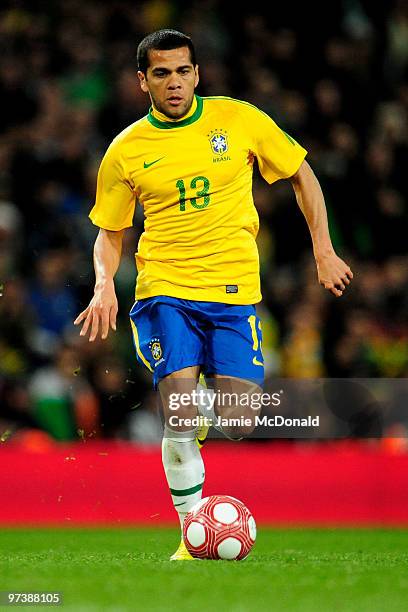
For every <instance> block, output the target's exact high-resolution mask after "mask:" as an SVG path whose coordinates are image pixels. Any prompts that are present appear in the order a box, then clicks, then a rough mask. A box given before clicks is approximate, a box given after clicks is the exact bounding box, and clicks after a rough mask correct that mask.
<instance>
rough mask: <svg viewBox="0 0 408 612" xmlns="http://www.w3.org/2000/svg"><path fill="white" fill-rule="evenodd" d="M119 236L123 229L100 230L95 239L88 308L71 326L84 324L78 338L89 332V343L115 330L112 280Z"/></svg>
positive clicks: (119, 240)
mask: <svg viewBox="0 0 408 612" xmlns="http://www.w3.org/2000/svg"><path fill="white" fill-rule="evenodd" d="M123 233H124V230H120V231H116V232H114V231H109V230H106V229H102V228H101V229H100V230H99V234H98V236H97V238H96V240H95V245H94V268H95V288H94V296H93V298H92V300H91V301H90V303H89V306H88V307H87V308H86V309H85V310H84V311H83V312H81V314H80V315H79V316H78V317H77V318H76V319H75V321H74V324H75V325H79V324H80V323H81V322H82V321H84V323H83V325H82V329H81V333H80V335H81V336H85V335H86V334H87V333H88V331H89V330H90V334H89V341H90V342H93V341H94V340H95V338H96V337H97V336H98V334H99V333H100V334H101V337H102V339H103V340H105V338H106V337H107V335H108V332H109V328H112V329H113V330H114V331H116V315H117V313H118V300H117V298H116V293H115V284H114V280H113V279H114V276H115V274H116V272H117V270H118V267H119V263H120V257H121V254H122V240H123Z"/></svg>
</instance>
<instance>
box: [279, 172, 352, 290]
mask: <svg viewBox="0 0 408 612" xmlns="http://www.w3.org/2000/svg"><path fill="white" fill-rule="evenodd" d="M290 181H291V183H292V186H293V189H294V191H295V194H296V200H297V202H298V205H299V207H300V209H301V211H302V213H303V214H304V216H305V219H306V221H307V224H308V226H309V231H310V235H311V237H312V242H313V253H314V257H315V260H316V266H317V274H318V279H319V283H320V284H321V285H323V286H324V288H325V289H328V290H329V291H331V292H332V293H333V294H334V295H335V296H336V297H340V296H341V295H343V291H344V290H345V288H346V286H347V285H349V284H350V280H351V279H352V278H353V273H352V271H351V269H350V267H349V266H348V265H347V264H346V263H345V262H344V261H343V260H342V259H340V257H338V256H337V255H336V253H335V251H334V248H333V245H332V243H331V239H330V233H329V226H328V222H327V212H326V206H325V203H324V197H323V193H322V190H321V188H320V184H319V181H318V180H317V178H316V176H315V174H314V172H313V170H312V169H311V167H310V166H309V164H308V163H307V162H306V161H303V162H302V164H301V166H300V168H299V170H298V171H297V172H296V174H294V175H293V176H292V177H290Z"/></svg>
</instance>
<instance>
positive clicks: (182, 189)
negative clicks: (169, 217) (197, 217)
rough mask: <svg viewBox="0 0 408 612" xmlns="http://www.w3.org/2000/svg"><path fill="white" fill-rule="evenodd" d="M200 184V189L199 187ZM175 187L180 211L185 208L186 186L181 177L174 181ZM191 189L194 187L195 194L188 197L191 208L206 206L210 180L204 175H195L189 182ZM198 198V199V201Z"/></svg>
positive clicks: (208, 201)
mask: <svg viewBox="0 0 408 612" xmlns="http://www.w3.org/2000/svg"><path fill="white" fill-rule="evenodd" d="M200 186H201V189H200ZM176 187H177V189H178V190H179V196H180V197H179V205H180V211H182V212H183V211H184V210H186V186H185V183H184V180H183V179H179V180H178V181H177V183H176ZM190 187H191V189H196V190H197V191H196V195H195V197H193V198H190V202H191V206H193V208H206V207H207V206H208V204H209V203H210V194H209V193H208V191H209V189H210V181H209V179H208V178H207V177H206V176H195V177H194V178H193V179H191V182H190ZM198 200H200V201H198Z"/></svg>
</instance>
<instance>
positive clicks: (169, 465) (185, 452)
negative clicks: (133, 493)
mask: <svg viewBox="0 0 408 612" xmlns="http://www.w3.org/2000/svg"><path fill="white" fill-rule="evenodd" d="M199 370H200V367H199V366H194V367H188V368H184V369H182V370H179V371H177V372H173V373H171V374H169V375H168V376H166V377H165V378H164V379H162V380H161V381H160V383H159V392H160V396H161V399H162V405H163V414H164V420H165V428H164V436H163V442H162V460H163V467H164V471H165V474H166V478H167V483H168V485H169V489H170V493H171V496H172V500H173V504H174V508H175V510H176V511H177V513H178V516H179V520H180V526H181V530H183V523H184V519H185V517H186V514H187V512H189V510H190V509H191V508H192V507H193V506H194V505H195V504H196V503H197V502H198V501H200V499H201V495H202V488H203V484H204V477H205V470H204V463H203V460H202V457H201V452H200V450H199V448H198V446H197V443H196V427H195V426H194V425H192V424H191V421H196V420H197V416H198V413H197V406H196V405H194V404H193V403H191V404H188V403H187V399H188V398H189V397H190V398H192V397H193V392H194V391H195V388H196V386H197V381H198V377H199ZM177 398H183V403H181V402H179V401H178V400H177ZM171 558H172V559H173V560H185V559H190V558H191V556H190V554H189V553H188V552H187V549H186V548H185V545H184V542H183V538H181V543H180V546H179V548H178V550H177V551H176V552H175V554H174V555H173V556H172V557H171Z"/></svg>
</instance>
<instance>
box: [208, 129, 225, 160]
mask: <svg viewBox="0 0 408 612" xmlns="http://www.w3.org/2000/svg"><path fill="white" fill-rule="evenodd" d="M208 138H209V140H210V145H211V149H212V151H213V153H215V154H216V155H224V154H225V153H226V152H227V151H228V137H227V132H225V131H224V130H217V129H216V130H213V131H211V132H210V134H208Z"/></svg>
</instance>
